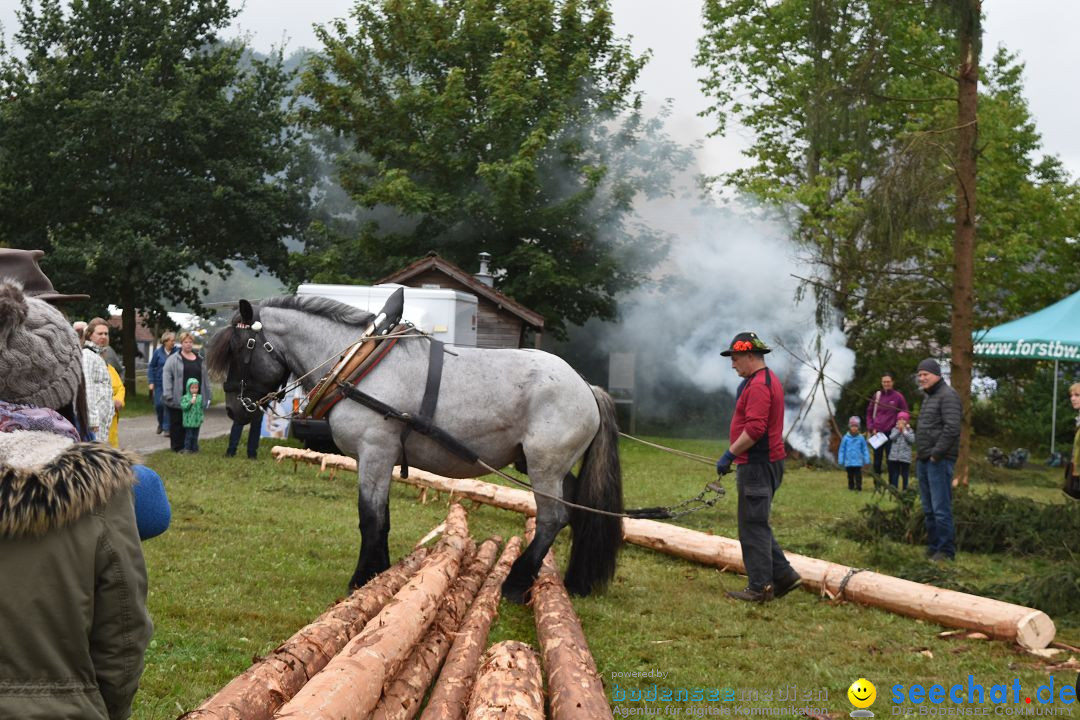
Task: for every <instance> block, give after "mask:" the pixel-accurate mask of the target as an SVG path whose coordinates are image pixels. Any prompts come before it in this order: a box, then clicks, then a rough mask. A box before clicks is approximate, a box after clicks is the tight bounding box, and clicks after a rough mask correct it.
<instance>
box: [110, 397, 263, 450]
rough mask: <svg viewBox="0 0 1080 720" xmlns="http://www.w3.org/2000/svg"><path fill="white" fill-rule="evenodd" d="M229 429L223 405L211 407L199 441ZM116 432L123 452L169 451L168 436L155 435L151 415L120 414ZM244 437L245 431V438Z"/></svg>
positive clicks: (230, 421) (207, 411)
mask: <svg viewBox="0 0 1080 720" xmlns="http://www.w3.org/2000/svg"><path fill="white" fill-rule="evenodd" d="M231 427H232V420H230V419H229V417H228V415H226V414H225V404H224V403H218V404H216V405H211V406H210V407H209V408H207V409H206V419H205V420H204V421H203V426H202V430H201V431H199V439H200V440H203V439H209V438H214V437H219V436H221V435H228V434H229V428H231ZM117 430H118V432H119V433H120V447H122V448H124V449H125V450H134V451H135V452H137V453H139V454H140V455H149V454H150V453H152V452H157V451H158V450H168V449H169V436H168V434H167V433H162V434H161V435H158V434H157V416H156V415H154V414H153V413H150V414H149V415H140V416H139V417H132V418H126V417H124V415H123V412H121V414H120V425H119V427H118V428H117ZM246 436H247V435H246V431H245V438H246Z"/></svg>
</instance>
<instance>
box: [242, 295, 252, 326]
mask: <svg viewBox="0 0 1080 720" xmlns="http://www.w3.org/2000/svg"><path fill="white" fill-rule="evenodd" d="M254 317H255V311H254V310H252V309H251V303H249V302H248V301H247V300H241V301H240V320H241V321H243V323H244V324H245V325H250V324H251V320H252V318H254Z"/></svg>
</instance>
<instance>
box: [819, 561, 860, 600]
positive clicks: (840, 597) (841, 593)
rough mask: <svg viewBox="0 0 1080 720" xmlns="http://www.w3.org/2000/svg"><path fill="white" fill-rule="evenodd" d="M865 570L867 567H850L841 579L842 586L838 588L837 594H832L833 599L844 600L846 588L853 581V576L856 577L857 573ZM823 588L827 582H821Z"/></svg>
mask: <svg viewBox="0 0 1080 720" xmlns="http://www.w3.org/2000/svg"><path fill="white" fill-rule="evenodd" d="M864 570H866V568H855V567H853V568H848V571H847V574H845V575H844V577H843V579H842V580H841V581H840V587H838V588H837V589H836V594H835V595H833V596H832V599H833V600H843V599H844V590H846V589H847V586H848V583H849V582H851V578H853V577H855V576H856V575H858V574H859V573H861V572H863V571H864ZM821 588H822V590H824V589H825V583H822V584H821Z"/></svg>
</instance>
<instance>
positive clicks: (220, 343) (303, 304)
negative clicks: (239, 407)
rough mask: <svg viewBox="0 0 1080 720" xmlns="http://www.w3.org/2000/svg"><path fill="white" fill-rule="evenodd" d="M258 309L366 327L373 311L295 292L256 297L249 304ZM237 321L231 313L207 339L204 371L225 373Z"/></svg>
mask: <svg viewBox="0 0 1080 720" xmlns="http://www.w3.org/2000/svg"><path fill="white" fill-rule="evenodd" d="M252 304H253V305H255V306H256V307H258V308H281V309H283V310H298V311H300V312H306V313H310V314H312V315H318V316H320V317H324V318H326V319H328V320H333V321H334V322H339V323H343V324H345V325H361V326H367V325H368V324H369V323H370V322H371V320H372V319H373V318H374V317H375V314H374V313H369V312H367V311H366V310H359V309H357V308H354V307H353V306H352V305H346V304H345V303H341V302H338V301H337V300H331V299H329V298H323V297H310V296H309V297H298V296H296V295H283V296H281V297H275V298H269V299H266V300H259V301H257V302H255V303H252ZM239 320H240V313H233V316H232V318H230V319H229V324H228V325H227V326H225V327H224V328H223V329H221V330H219V331H218V333H217V334H216V335H214V339H213V340H211V341H210V349H209V350H208V351H207V353H206V367H207V370H209V371H210V373H211V374H212V375H213V376H214V377H215V378H216V379H219V380H220V379H221V378H224V377H225V375H226V374H227V373H228V372H229V344H230V342H231V341H232V334H233V327H235V325H236V323H237V322H239Z"/></svg>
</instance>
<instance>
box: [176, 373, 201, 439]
mask: <svg viewBox="0 0 1080 720" xmlns="http://www.w3.org/2000/svg"><path fill="white" fill-rule="evenodd" d="M180 411H181V413H183V416H184V452H189V453H194V452H199V428H200V427H202V424H203V403H202V395H200V394H199V380H198V378H188V381H187V386H186V391H185V392H184V395H183V397H181V398H180Z"/></svg>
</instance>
